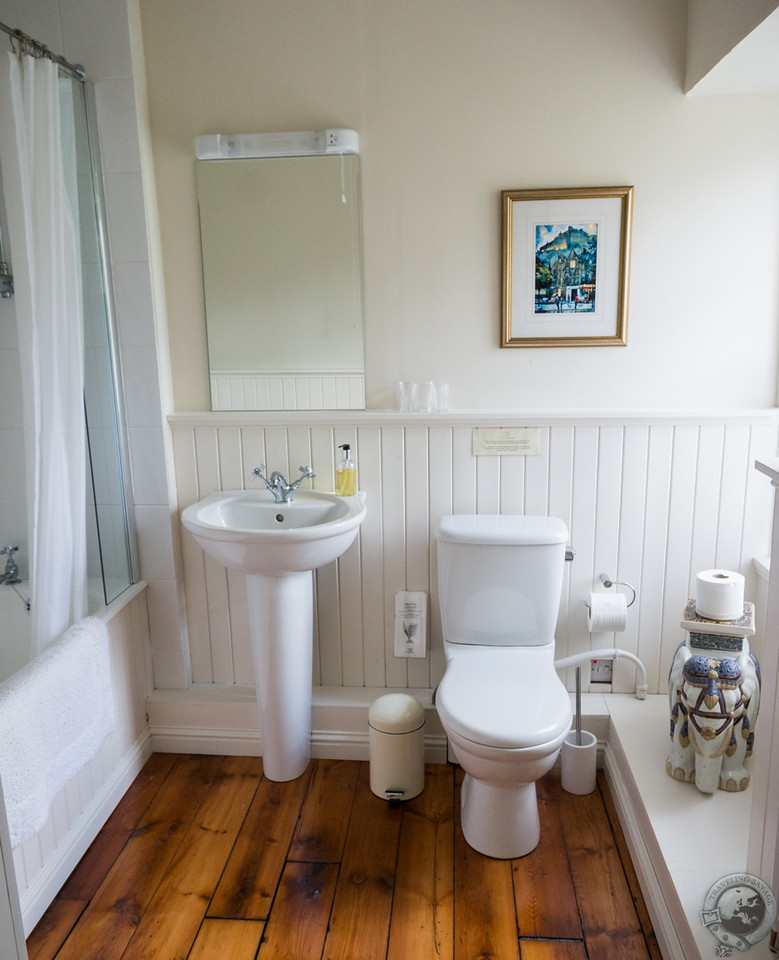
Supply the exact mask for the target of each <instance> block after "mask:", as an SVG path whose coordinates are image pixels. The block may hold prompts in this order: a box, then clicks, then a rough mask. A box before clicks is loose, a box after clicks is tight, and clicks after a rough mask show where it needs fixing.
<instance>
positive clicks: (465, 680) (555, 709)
mask: <svg viewBox="0 0 779 960" xmlns="http://www.w3.org/2000/svg"><path fill="white" fill-rule="evenodd" d="M534 653H535V651H534V650H532V649H530V648H523V651H522V656H521V657H517V656H516V653H515V652H514V651H507V652H506V653H505V654H503V653H502V651H495V650H491V651H490V653H489V655H488V656H486V657H481V656H478V655H471V654H464V655H462V656H455V657H453V658H452V660H451V661H450V662H449V665H448V666H447V668H446V673H445V674H444V679H443V680H442V681H441V684H440V686H439V687H438V690H437V692H436V708H437V710H438V713H439V715H440V717H441V720H442V722H443V724H444V726H445V727H446V728H447V729H448V730H450V731H452V732H454V733H458V734H459V735H460V736H461V737H465V738H466V739H467V740H472V741H473V742H474V743H481V744H484V745H485V746H490V747H503V748H506V749H511V748H514V749H516V748H519V747H536V746H540V745H541V744H542V743H549V742H550V741H552V740H555V739H557V738H558V737H560V736H562V735H564V734H565V733H566V732H567V731H568V730H569V729H570V726H571V714H572V711H571V697H570V694H569V693H568V691H567V690H566V689H565V687H564V686H563V684H562V682H561V680H560V678H559V677H558V675H557V671H556V670H555V668H554V664H553V662H552V660H551V658H550V657H549V656H548V654H547V655H545V656H543V657H541V656H534V655H533V654H534Z"/></svg>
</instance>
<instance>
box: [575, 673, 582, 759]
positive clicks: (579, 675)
mask: <svg viewBox="0 0 779 960" xmlns="http://www.w3.org/2000/svg"><path fill="white" fill-rule="evenodd" d="M581 745H582V668H581V667H577V668H576V746H577V747H580V746H581Z"/></svg>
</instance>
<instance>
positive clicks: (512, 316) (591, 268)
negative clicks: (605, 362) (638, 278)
mask: <svg viewBox="0 0 779 960" xmlns="http://www.w3.org/2000/svg"><path fill="white" fill-rule="evenodd" d="M502 203H503V336H502V340H501V346H502V347H624V346H626V345H627V331H628V299H629V293H630V238H631V230H632V221H633V187H581V188H571V189H568V188H566V189H559V190H504V191H503V193H502Z"/></svg>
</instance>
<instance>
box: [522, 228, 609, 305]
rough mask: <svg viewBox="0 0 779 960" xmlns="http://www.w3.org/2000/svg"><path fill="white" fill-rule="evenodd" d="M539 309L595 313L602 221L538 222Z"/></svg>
mask: <svg viewBox="0 0 779 960" xmlns="http://www.w3.org/2000/svg"><path fill="white" fill-rule="evenodd" d="M535 246H536V285H535V312H536V313H537V314H540V313H555V314H558V313H568V314H572V313H580V314H587V313H592V311H593V310H595V304H596V299H597V291H596V283H597V276H598V224H597V223H568V224H536V229H535Z"/></svg>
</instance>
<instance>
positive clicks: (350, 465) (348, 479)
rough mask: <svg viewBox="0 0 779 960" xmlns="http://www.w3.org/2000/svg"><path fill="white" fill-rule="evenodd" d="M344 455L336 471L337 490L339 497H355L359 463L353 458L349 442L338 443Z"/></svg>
mask: <svg viewBox="0 0 779 960" xmlns="http://www.w3.org/2000/svg"><path fill="white" fill-rule="evenodd" d="M338 449H339V450H343V455H342V457H341V460H340V462H339V464H338V469H337V470H336V473H335V492H336V493H337V494H338V496H339V497H353V496H354V495H355V494H356V493H357V465H356V464H355V462H354V460H352V448H351V446H350V445H349V444H348V443H341V444H339V445H338Z"/></svg>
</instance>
